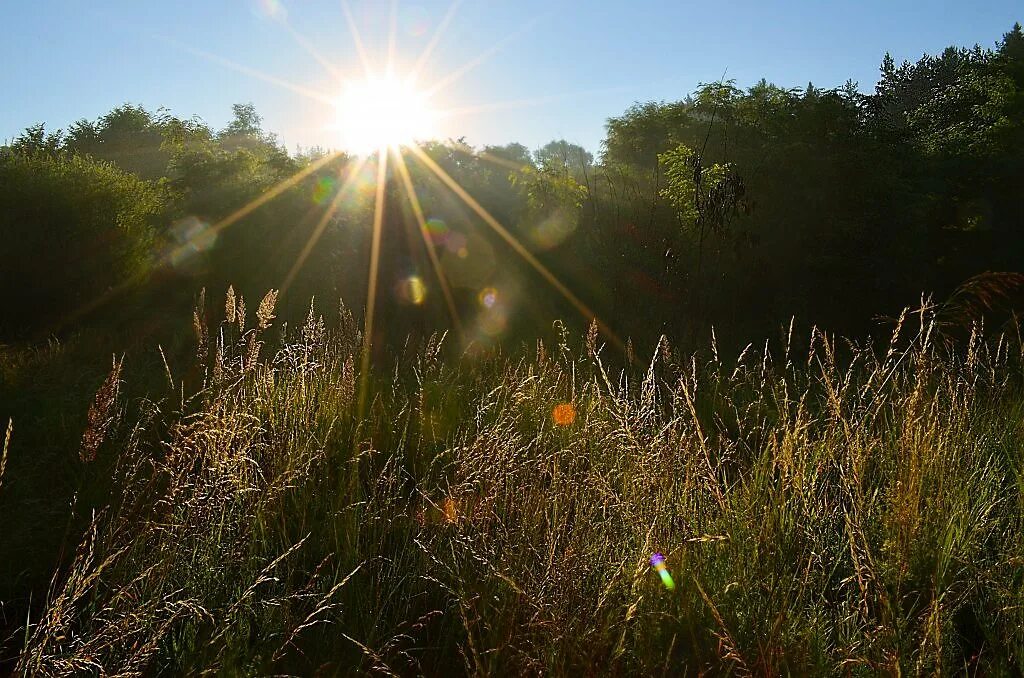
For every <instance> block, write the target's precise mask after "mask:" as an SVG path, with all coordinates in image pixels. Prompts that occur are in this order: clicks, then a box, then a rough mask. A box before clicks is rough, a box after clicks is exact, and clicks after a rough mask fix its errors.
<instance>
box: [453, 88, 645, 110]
mask: <svg viewBox="0 0 1024 678" xmlns="http://www.w3.org/2000/svg"><path fill="white" fill-rule="evenodd" d="M632 89H635V88H634V87H633V86H632V85H628V86H620V87H602V88H598V89H586V90H578V91H575V92H565V93H563V94H549V95H547V96H542V97H531V98H528V99H510V100H508V101H494V102H491V103H487V104H475V105H473V106H459V107H457V108H447V109H441V110H439V111H437V116H438V117H445V118H451V117H456V116H464V115H474V114H477V113H491V112H494V111H503V110H509V109H515V108H529V107H530V106H542V105H544V104H549V103H555V102H558V101H565V100H566V99H575V98H578V97H583V96H590V95H594V94H619V93H622V92H628V91H629V90H632Z"/></svg>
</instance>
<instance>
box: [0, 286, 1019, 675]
mask: <svg viewBox="0 0 1024 678" xmlns="http://www.w3.org/2000/svg"><path fill="white" fill-rule="evenodd" d="M239 306H240V304H239V303H238V301H237V300H235V299H234V298H233V297H232V298H230V299H229V300H227V302H226V304H225V309H224V313H223V315H222V314H221V311H220V309H219V308H218V309H217V312H216V313H212V312H208V311H204V312H202V313H197V314H196V316H195V323H194V324H195V334H196V336H197V337H198V338H199V340H200V341H199V342H197V347H198V349H197V350H196V351H195V354H196V355H195V356H193V357H192V358H191V362H192V363H193V364H192V365H177V364H170V363H168V364H167V366H166V370H164V367H163V365H161V366H160V371H161V372H163V371H165V372H166V373H165V374H163V376H162V377H160V378H161V379H162V384H163V385H162V386H158V387H154V388H153V392H151V393H150V394H149V396H148V398H139V397H136V396H132V397H129V396H128V395H126V394H127V393H128V391H129V387H130V384H125V383H122V382H124V381H126V379H127V377H126V376H125V375H126V374H127V372H126V371H122V368H121V366H120V362H119V360H118V359H115V361H114V365H113V369H112V370H111V372H110V375H109V376H108V377H107V378H106V380H104V381H103V384H102V385H101V386H100V388H99V391H98V393H97V394H96V397H95V399H94V401H93V404H92V406H91V407H90V409H89V411H88V415H87V416H86V425H85V428H86V431H85V434H84V436H83V437H82V439H81V443H80V445H79V446H78V448H77V449H69V450H67V455H68V459H71V457H72V456H74V457H76V458H77V460H76V461H75V462H74V463H75V464H77V465H79V466H80V467H81V468H82V469H84V470H83V471H82V473H81V474H79V476H78V477H77V480H76V482H78V483H79V486H78V490H77V494H76V496H77V497H79V499H77V500H76V501H79V502H86V501H87V500H88V503H89V505H92V506H98V507H104V506H105V507H106V508H101V510H97V511H95V512H94V513H93V512H92V511H91V510H90V511H89V512H88V513H87V514H86V515H84V516H82V520H83V524H87V525H88V527H87V529H85V530H83V532H84V533H83V534H82V535H78V534H77V531H76V530H74V529H72V530H70V532H71V535H70V537H68V538H67V539H66V542H67V544H68V546H67V553H68V555H67V556H66V557H65V558H64V561H65V562H64V564H62V565H61V567H60V568H58V570H57V571H56V572H55V573H54V579H53V585H52V586H51V590H50V592H49V594H48V595H47V598H46V601H45V603H40V601H39V600H38V599H36V600H35V601H34V604H33V605H32V607H31V610H32V612H31V613H30V614H29V616H28V618H27V625H26V624H25V623H20V629H19V630H18V632H17V635H16V636H14V637H12V638H9V639H7V647H6V651H7V653H8V654H9V655H11V656H14V655H17V659H16V661H17V665H16V668H15V671H16V672H17V673H25V674H36V675H69V674H75V675H133V674H135V675H138V674H146V675H159V674H182V673H199V672H202V671H209V672H212V673H220V674H227V675H233V674H260V675H266V674H282V673H284V674H298V675H345V674H352V673H362V672H373V673H380V674H385V675H394V674H398V675H415V674H427V675H458V674H463V673H466V674H472V675H498V674H503V675H523V674H527V675H530V674H547V675H574V676H575V675H598V674H603V675H641V674H642V675H673V676H674V675H683V674H689V675H695V674H698V673H701V672H705V673H706V672H711V673H715V674H718V673H735V674H738V675H744V674H750V673H753V674H759V675H769V674H770V675H777V674H784V673H790V674H797V675H801V674H825V675H827V674H844V675H845V674H857V675H873V674H877V673H886V674H897V675H898V674H903V673H906V674H920V673H934V672H939V673H944V674H945V673H960V672H967V673H970V674H979V675H1000V674H1006V675H1019V673H1020V672H1021V671H1022V670H1024V525H1022V520H1024V512H1022V507H1024V504H1022V481H1024V475H1022V473H1024V453H1022V447H1021V442H1022V440H1024V397H1022V395H1024V392H1022V388H1021V383H1022V382H1021V365H1022V360H1021V349H1020V345H1019V342H1018V341H1016V340H1015V341H1013V342H1010V341H1005V340H998V339H997V340H993V341H991V342H988V341H982V340H980V339H977V338H973V339H971V340H969V341H967V342H963V343H961V344H959V345H956V346H954V345H953V344H950V343H947V342H946V341H944V340H943V338H942V337H943V335H942V333H941V332H940V329H941V327H939V326H938V325H936V323H935V322H934V321H933V319H932V318H931V317H930V316H929V315H928V314H927V313H926V312H921V313H919V314H910V315H908V316H905V317H904V318H902V319H901V320H900V322H899V324H898V326H897V327H896V328H895V332H894V335H893V340H892V342H891V344H890V345H889V346H888V347H887V348H886V347H883V348H881V349H875V348H872V347H868V346H858V345H854V344H851V343H848V342H844V341H843V340H841V339H836V338H834V337H831V336H825V335H823V334H821V333H818V332H813V333H812V334H811V338H810V341H809V342H808V341H801V343H800V344H799V345H797V344H796V343H795V339H793V338H792V337H790V338H789V339H787V337H786V336H783V337H781V339H780V340H779V341H778V342H775V343H774V344H768V345H762V346H760V347H758V346H752V347H748V349H747V350H745V351H743V353H742V355H739V356H736V355H718V353H717V351H716V350H715V348H714V347H713V346H712V347H710V348H709V350H707V351H704V352H700V353H698V354H697V355H695V356H684V355H681V354H680V353H678V352H677V351H674V350H673V349H672V348H671V347H670V345H669V343H668V341H663V342H662V343H661V344H660V345H659V346H657V347H649V348H648V350H647V355H648V356H649V355H650V353H651V351H650V348H654V350H653V358H649V357H648V358H643V357H639V358H636V359H635V360H633V361H632V364H629V365H628V366H627V367H625V368H622V367H621V366H613V365H618V364H620V363H622V362H623V360H622V358H621V356H614V355H611V354H610V353H611V352H610V349H604V348H602V345H601V340H600V339H599V338H598V337H597V335H596V330H595V331H592V332H591V333H588V334H587V335H586V336H583V337H571V336H569V333H568V332H565V331H564V330H560V329H559V328H557V327H556V328H555V331H554V332H553V333H552V335H553V336H552V337H547V338H546V339H545V340H544V341H540V340H538V341H537V343H536V346H535V347H530V348H529V349H526V348H524V349H523V350H521V351H519V352H517V353H514V354H502V353H500V352H497V351H495V352H483V353H476V354H473V355H469V354H466V355H462V356H461V359H460V358H459V356H460V354H459V353H458V352H453V351H446V347H445V344H444V341H443V339H442V338H441V337H434V338H432V339H430V340H429V341H426V342H420V343H419V344H417V345H412V344H409V345H407V347H406V349H405V351H404V352H403V353H402V355H401V356H400V357H398V358H396V359H395V360H394V362H392V363H388V364H380V361H377V364H375V365H374V367H373V368H372V371H370V372H366V373H363V372H362V371H361V369H360V364H361V355H362V339H361V337H360V335H359V332H358V329H357V324H356V322H354V321H353V319H352V317H351V315H349V314H348V313H347V312H344V311H343V312H342V313H341V318H340V320H339V321H337V322H335V321H334V319H329V321H328V322H327V323H325V322H324V321H323V320H322V319H320V318H319V317H318V316H316V315H315V314H311V315H310V317H309V320H308V321H307V322H306V324H305V326H304V327H302V328H301V329H291V330H287V331H282V330H281V329H280V328H279V327H277V326H275V325H273V320H272V318H271V316H272V313H273V309H272V307H273V299H272V298H271V297H268V298H267V299H265V300H264V303H263V304H261V305H260V307H259V309H258V310H257V312H256V314H255V316H256V317H255V318H254V317H253V313H252V312H251V310H250V312H249V314H248V317H247V318H246V317H245V315H244V314H245V312H244V310H241V309H240V308H239ZM214 315H217V316H218V317H224V316H226V317H227V318H228V319H227V320H224V321H223V322H220V323H217V322H212V323H210V324H209V325H208V324H207V321H206V318H207V317H213V316H214ZM453 353H454V355H455V357H454V358H452V357H446V356H450V355H452V354H453ZM640 353H643V352H640ZM129 368H130V365H128V366H125V368H124V370H128V369H129ZM101 379H102V377H101ZM156 383H160V382H156ZM4 423H6V422H4ZM20 426H21V422H19V421H18V420H15V421H14V422H13V432H12V433H11V440H10V444H9V446H8V445H5V447H4V450H5V456H6V457H9V461H10V463H9V465H8V469H7V475H8V477H0V496H2V495H3V493H4V492H5V491H8V490H9V487H8V486H9V485H11V484H12V483H15V484H16V482H15V479H13V477H12V476H11V474H12V473H13V472H14V471H13V470H12V469H14V468H15V467H16V466H17V464H15V463H14V461H13V458H14V455H16V454H18V453H19V452H21V451H24V448H19V447H18V436H19V430H20ZM2 428H3V426H2V425H0V429H2ZM2 440H3V437H2V431H0V441H2ZM24 452H25V454H29V452H28V451H24ZM68 463H70V462H68ZM0 468H2V466H0ZM83 497H86V498H87V499H85V498H83ZM83 505H85V504H83ZM79 513H80V514H81V513H83V511H82V510H79ZM69 524H70V523H69ZM64 529H65V526H64V525H63V524H61V525H59V526H55V527H53V529H52V530H48V531H50V532H56V533H57V535H58V536H60V533H61V532H62V531H64ZM654 552H661V553H663V554H664V555H665V557H666V563H667V565H668V569H669V570H670V571H671V573H672V576H673V578H674V579H675V582H676V588H675V590H674V591H668V590H666V589H665V588H664V587H663V586H662V584H661V582H660V581H659V579H658V577H657V576H656V575H655V573H654V572H653V571H652V569H651V567H650V565H649V564H648V559H649V558H650V556H651V554H652V553H654ZM72 553H73V555H72ZM48 575H49V573H47V576H48ZM35 593H36V595H42V592H41V591H40V592H35Z"/></svg>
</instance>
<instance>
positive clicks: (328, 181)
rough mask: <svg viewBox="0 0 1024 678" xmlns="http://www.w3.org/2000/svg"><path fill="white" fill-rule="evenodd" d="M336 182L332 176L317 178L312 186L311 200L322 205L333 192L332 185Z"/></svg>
mask: <svg viewBox="0 0 1024 678" xmlns="http://www.w3.org/2000/svg"><path fill="white" fill-rule="evenodd" d="M336 185H337V182H336V181H335V180H334V179H333V178H332V177H320V179H318V180H317V182H316V185H315V186H313V202H315V203H316V204H317V205H322V204H324V202H326V201H327V199H328V198H330V197H331V194H332V193H334V187H335V186H336Z"/></svg>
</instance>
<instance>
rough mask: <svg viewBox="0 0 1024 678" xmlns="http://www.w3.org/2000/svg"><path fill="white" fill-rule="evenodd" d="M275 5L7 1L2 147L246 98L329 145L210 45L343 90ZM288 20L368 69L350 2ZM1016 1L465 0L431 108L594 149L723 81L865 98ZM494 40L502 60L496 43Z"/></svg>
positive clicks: (421, 4) (270, 124) (371, 5)
mask: <svg viewBox="0 0 1024 678" xmlns="http://www.w3.org/2000/svg"><path fill="white" fill-rule="evenodd" d="M272 3H273V0H207V1H204V2H200V1H188V0H181V1H177V2H162V3H157V2H154V1H151V0H92V1H90V2H86V1H85V0H50V1H35V2H21V1H19V0H0V26H3V27H4V28H3V35H4V39H3V40H0V64H2V65H3V66H2V67H0V92H3V96H2V98H0V140H2V139H10V138H12V137H13V136H15V135H16V134H17V133H18V132H19V131H20V130H22V129H23V128H24V127H26V126H28V125H30V124H33V123H36V122H46V123H47V126H48V127H49V128H57V127H64V126H66V125H67V124H68V123H69V122H71V121H73V120H76V119H78V118H83V117H84V118H89V119H93V118H96V117H98V116H99V115H101V114H103V113H104V112H106V111H107V110H109V109H110V108H112V107H114V106H116V105H118V104H120V103H123V102H134V103H141V104H143V105H145V106H146V107H148V108H152V109H155V108H157V107H160V106H164V107H166V108H168V109H170V111H171V112H172V113H174V114H177V115H182V116H190V115H198V116H199V117H201V118H202V119H203V120H205V121H206V122H207V123H208V124H210V125H211V126H213V127H215V128H218V127H221V126H223V125H224V124H225V123H226V122H227V120H228V119H229V117H230V109H231V104H232V103H235V102H244V101H251V102H253V103H254V104H255V105H256V107H257V109H258V111H259V112H260V113H261V114H262V115H263V117H264V127H265V128H266V129H268V130H270V131H273V132H276V133H277V134H278V135H279V137H280V139H281V140H282V141H283V142H284V143H286V144H287V145H288V147H289V149H294V147H295V145H296V144H301V145H303V146H309V145H313V144H320V145H323V146H326V147H332V146H337V139H336V138H335V137H334V135H335V133H334V132H332V131H330V130H329V129H328V128H329V126H330V124H331V122H332V120H333V116H334V112H333V111H332V110H331V108H330V106H326V105H324V104H323V103H322V102H318V101H315V100H312V99H309V98H306V97H304V96H302V95H299V94H296V93H294V92H292V91H290V90H288V89H285V88H281V87H279V86H276V85H274V84H271V83H269V82H267V81H265V80H261V79H259V78H257V77H253V76H251V75H247V74H244V73H242V72H239V71H237V70H233V69H232V68H229V67H227V66H225V65H224V63H223V62H221V61H215V60H212V59H210V58H208V57H204V56H201V55H199V54H197V53H196V52H195V51H194V50H200V51H202V52H205V53H207V54H210V55H215V56H216V57H220V58H221V59H226V60H230V61H232V62H235V63H237V64H239V65H241V66H244V67H245V68H248V69H251V70H253V71H259V72H261V73H264V74H266V75H268V76H272V77H273V78H277V79H280V80H284V81H287V82H290V83H293V84H295V85H297V86H300V87H302V88H306V89H313V90H317V91H323V92H325V93H333V92H335V91H337V90H338V87H339V86H338V85H337V84H336V81H334V79H333V78H332V76H331V75H330V73H329V72H328V70H327V69H326V68H324V67H323V66H322V65H320V64H319V63H318V62H317V61H316V60H315V59H314V58H313V57H312V56H311V55H310V54H309V53H308V52H307V51H306V50H305V49H303V47H302V46H301V45H300V44H299V42H297V41H296V39H295V38H294V37H293V34H292V33H291V32H289V30H288V28H287V27H286V26H285V25H283V24H282V20H281V17H282V15H281V13H280V12H278V13H277V14H276V18H275V15H274V12H273V11H268V8H273V4H272ZM280 6H281V7H283V9H284V15H283V16H284V17H286V22H287V25H288V26H291V28H292V29H293V30H294V32H295V33H297V34H299V35H301V36H303V38H304V39H305V40H306V41H307V42H308V44H309V45H311V46H312V47H313V48H314V50H315V51H316V52H317V53H318V54H319V55H321V57H322V58H324V59H327V60H329V61H330V62H331V63H333V64H337V66H338V67H339V68H340V69H341V70H342V71H344V72H346V73H353V74H356V75H357V74H358V63H359V62H358V59H357V56H356V51H355V50H354V48H353V44H352V40H351V37H350V34H349V32H348V29H347V25H346V22H345V15H344V13H343V11H342V5H341V0H292V1H291V2H287V1H285V0H282V2H281V3H280ZM350 6H351V8H352V14H353V16H354V18H355V20H356V23H357V25H358V26H359V29H360V33H361V35H362V36H363V39H364V41H365V43H366V47H367V51H368V52H369V53H370V56H371V59H374V60H375V61H381V62H383V60H384V55H385V54H386V45H387V35H388V26H389V16H390V2H388V1H387V0H350ZM450 7H451V1H450V0H419V1H416V2H414V1H412V0H400V1H399V3H398V10H397V17H398V20H397V26H398V32H397V36H398V40H397V54H398V57H399V60H400V62H405V63H407V64H411V63H412V62H414V61H415V60H416V58H417V57H418V55H419V54H420V52H421V51H422V50H423V48H424V47H425V46H426V45H427V43H428V42H429V41H430V38H431V36H432V35H433V32H434V29H435V28H436V27H437V25H438V24H439V23H440V22H441V20H442V19H443V17H444V16H445V15H446V12H448V11H449V9H450ZM1014 21H1024V7H1022V6H1021V5H1020V4H1019V0H1018V1H1017V2H1011V1H1010V0H988V1H985V2H951V1H942V2H939V1H937V0H890V1H886V2H883V1H880V0H861V1H859V2H836V3H831V2H829V3H826V2H810V1H800V2H788V3H776V2H764V1H754V0H740V1H736V0H723V1H722V2H714V3H708V2H700V3H697V2H654V1H652V0H633V1H632V2H612V1H610V0H590V1H589V2H578V1H576V2H569V1H565V0H563V1H557V0H519V1H515V2H512V1H508V0H463V2H461V3H460V4H459V5H458V7H457V8H456V10H455V13H454V15H453V18H452V19H451V21H450V22H449V24H448V28H447V30H446V31H445V32H444V34H443V37H442V38H441V40H440V41H439V43H438V46H437V49H436V50H435V51H434V52H433V55H432V58H431V59H430V62H429V65H428V66H427V68H426V69H425V71H424V77H425V79H426V80H427V81H429V80H430V79H431V78H433V79H437V78H439V77H442V76H444V75H445V74H447V73H449V72H451V71H454V70H456V69H458V68H459V67H460V66H462V65H464V64H466V63H469V62H471V61H473V60H474V59H475V58H476V57H477V56H479V55H481V54H483V53H487V52H488V51H489V50H491V51H492V53H491V54H490V56H489V57H488V58H486V59H485V60H484V61H482V62H481V63H480V64H479V65H478V66H477V67H475V68H473V69H472V70H470V71H468V72H467V73H466V74H465V75H464V76H463V77H461V78H460V79H458V80H457V81H456V82H454V83H453V84H452V85H451V86H450V87H448V88H446V89H445V90H444V91H442V92H441V93H439V94H438V95H437V97H436V99H435V105H437V106H438V107H440V108H447V107H474V106H478V105H488V104H501V103H504V102H523V101H533V103H532V104H530V105H517V106H514V107H504V108H502V107H495V108H493V109H492V110H487V111H481V112H477V113H474V114H466V115H464V116H458V117H454V118H452V119H449V120H446V121H445V122H444V123H443V124H442V125H441V128H440V129H439V132H440V134H441V135H443V136H463V135H464V136H465V137H466V139H467V141H468V142H469V143H471V144H474V145H478V146H479V145H483V144H495V143H506V142H509V141H519V142H521V143H524V144H526V145H527V146H530V147H537V146H540V145H542V144H543V143H545V142H546V141H548V140H551V139H553V138H566V139H568V140H570V141H574V142H576V143H580V144H583V145H584V146H586V147H588V148H590V149H592V150H595V151H596V150H598V146H599V143H600V140H601V139H602V138H603V135H604V123H605V120H606V119H607V118H608V117H610V116H614V115H617V114H620V113H621V112H622V111H624V110H625V109H626V108H627V107H628V106H629V105H630V104H632V103H633V102H635V101H650V100H675V99H679V98H682V97H683V96H685V95H686V94H687V93H688V92H691V91H693V90H694V89H695V88H696V86H697V85H698V83H700V82H706V81H713V80H717V79H718V78H719V77H721V76H722V74H723V72H724V73H726V77H727V78H734V79H735V80H736V82H737V84H738V85H740V86H749V85H751V84H753V83H754V82H756V81H757V80H759V79H760V78H762V77H764V78H767V79H768V80H769V81H771V82H775V83H776V84H779V85H783V86H799V87H802V86H804V85H806V84H807V82H808V81H812V82H814V84H815V85H816V86H821V87H830V86H837V85H841V84H842V83H843V82H845V81H846V79H847V78H852V79H853V80H855V81H858V82H859V84H860V88H861V89H862V90H864V91H868V90H870V89H871V88H872V87H873V85H874V83H875V81H876V79H877V74H878V64H879V63H880V61H881V57H882V55H883V53H885V52H886V51H887V50H888V51H889V52H891V53H892V54H893V56H894V57H895V58H896V60H897V62H899V61H901V60H902V59H910V60H914V59H916V58H918V57H919V56H920V55H921V54H922V53H924V52H932V53H934V52H937V51H940V50H941V49H942V48H944V47H945V46H947V45H950V44H957V45H973V44H975V43H980V44H981V45H982V46H992V45H993V44H994V43H995V41H997V40H998V39H999V38H1000V37H1001V36H1002V34H1003V33H1004V32H1005V31H1006V30H1008V29H1009V28H1010V26H1012V24H1013V22H1014ZM495 45H498V46H499V48H498V49H497V50H493V49H492V48H494V46H495Z"/></svg>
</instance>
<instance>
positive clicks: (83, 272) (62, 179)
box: [0, 150, 168, 333]
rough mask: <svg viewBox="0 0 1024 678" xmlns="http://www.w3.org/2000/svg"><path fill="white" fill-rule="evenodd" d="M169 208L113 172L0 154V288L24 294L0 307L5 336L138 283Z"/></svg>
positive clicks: (21, 153) (155, 193) (157, 194)
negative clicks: (0, 262) (1, 241)
mask: <svg viewBox="0 0 1024 678" xmlns="http://www.w3.org/2000/svg"><path fill="white" fill-rule="evenodd" d="M167 199H168V195H167V191H166V190H165V188H164V187H163V186H161V185H158V184H153V183H149V182H146V181H142V180H140V179H138V178H137V177H135V176H133V175H131V174H128V173H126V172H124V171H123V170H120V169H118V168H117V167H115V166H114V165H112V164H110V163H106V162H99V161H95V160H90V159H88V158H83V157H80V156H67V155H63V154H56V155H51V154H48V153H46V152H44V151H25V150H13V151H4V152H0V232H2V233H3V234H4V255H3V259H4V265H3V266H2V267H0V288H2V289H4V290H9V291H10V292H14V291H15V290H21V292H20V293H17V294H8V295H7V297H6V299H5V307H4V314H3V319H2V321H0V322H2V325H3V327H4V330H5V331H7V332H11V333H14V332H18V331H23V330H24V329H26V328H31V327H37V326H39V325H40V324H45V323H48V322H53V321H56V320H59V319H61V318H62V317H63V316H64V315H66V314H69V313H74V312H76V311H78V310H80V309H81V307H83V306H87V305H89V304H91V303H93V302H95V301H97V300H98V299H99V298H100V297H102V296H103V295H104V294H106V293H107V292H108V291H109V290H111V289H115V288H118V287H120V286H122V285H125V284H130V283H132V282H133V281H136V280H138V279H139V277H140V276H143V275H145V273H146V271H147V270H148V268H149V267H150V266H151V265H152V263H153V252H154V251H155V249H156V245H157V242H158V240H157V231H156V225H157V222H158V220H159V218H160V217H161V216H162V215H163V213H164V210H165V208H166V205H167Z"/></svg>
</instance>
